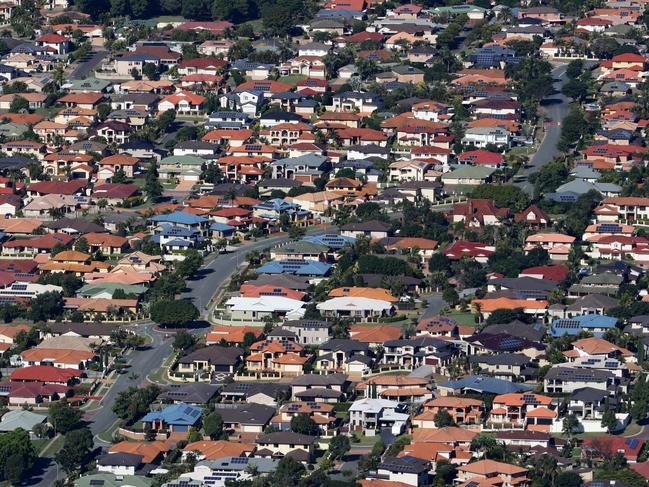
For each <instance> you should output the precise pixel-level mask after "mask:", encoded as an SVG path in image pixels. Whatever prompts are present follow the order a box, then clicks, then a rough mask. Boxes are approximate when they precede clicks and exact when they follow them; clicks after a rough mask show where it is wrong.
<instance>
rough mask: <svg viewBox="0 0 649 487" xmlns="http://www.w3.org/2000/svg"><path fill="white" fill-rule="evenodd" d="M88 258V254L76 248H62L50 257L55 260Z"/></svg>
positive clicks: (84, 260)
mask: <svg viewBox="0 0 649 487" xmlns="http://www.w3.org/2000/svg"><path fill="white" fill-rule="evenodd" d="M89 259H90V254H85V253H83V252H78V251H76V250H63V251H61V252H59V253H58V254H56V255H55V256H54V257H52V260H53V261H55V262H64V261H71V262H86V261H88V260H89Z"/></svg>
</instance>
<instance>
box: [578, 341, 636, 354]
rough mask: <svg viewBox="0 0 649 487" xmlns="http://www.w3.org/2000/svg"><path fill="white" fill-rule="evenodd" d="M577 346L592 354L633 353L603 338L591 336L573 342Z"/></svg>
mask: <svg viewBox="0 0 649 487" xmlns="http://www.w3.org/2000/svg"><path fill="white" fill-rule="evenodd" d="M572 346H573V347H575V348H580V349H581V350H583V351H584V352H586V353H588V354H590V355H596V354H608V353H611V352H621V353H622V355H627V356H629V355H633V354H632V353H631V352H630V351H629V350H626V349H624V348H620V347H618V346H617V345H614V344H612V343H611V342H609V341H607V340H604V339H603V338H597V337H590V338H583V339H581V340H577V341H575V342H573V343H572Z"/></svg>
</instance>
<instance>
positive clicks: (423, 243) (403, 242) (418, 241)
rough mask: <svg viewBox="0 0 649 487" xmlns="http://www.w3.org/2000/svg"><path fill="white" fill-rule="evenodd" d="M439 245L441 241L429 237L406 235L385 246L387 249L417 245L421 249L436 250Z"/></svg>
mask: <svg viewBox="0 0 649 487" xmlns="http://www.w3.org/2000/svg"><path fill="white" fill-rule="evenodd" d="M437 245H439V242H437V241H436V240H431V239H429V238H420V237H404V238H400V239H399V240H397V241H396V242H393V243H389V244H387V245H386V246H385V247H386V248H387V249H411V248H414V247H417V248H418V249H421V250H435V249H436V248H437Z"/></svg>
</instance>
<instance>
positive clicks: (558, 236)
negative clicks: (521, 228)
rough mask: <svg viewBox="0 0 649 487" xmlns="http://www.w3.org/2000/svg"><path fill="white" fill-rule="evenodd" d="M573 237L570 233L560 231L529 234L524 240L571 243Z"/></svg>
mask: <svg viewBox="0 0 649 487" xmlns="http://www.w3.org/2000/svg"><path fill="white" fill-rule="evenodd" d="M575 240H576V239H575V237H573V236H571V235H564V234H562V233H537V234H534V235H530V236H529V237H527V239H525V241H526V242H558V243H573V242H574V241H575Z"/></svg>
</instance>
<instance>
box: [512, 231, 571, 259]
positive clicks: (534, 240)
mask: <svg viewBox="0 0 649 487" xmlns="http://www.w3.org/2000/svg"><path fill="white" fill-rule="evenodd" d="M575 240H576V239H575V237H573V236H571V235H564V234H561V233H537V234H534V235H530V236H529V237H527V238H526V239H525V247H524V249H523V250H524V251H525V252H526V253H529V252H530V251H531V250H533V249H536V248H542V249H544V250H547V251H548V254H549V255H550V259H552V260H553V261H565V260H567V259H568V254H569V253H570V249H571V248H572V244H573V243H574V242H575Z"/></svg>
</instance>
